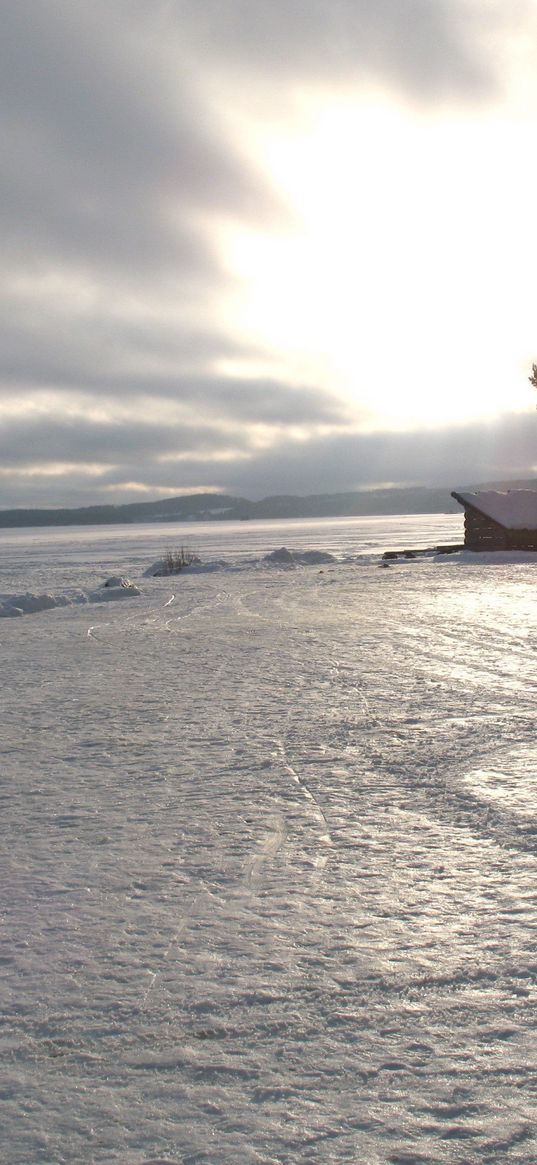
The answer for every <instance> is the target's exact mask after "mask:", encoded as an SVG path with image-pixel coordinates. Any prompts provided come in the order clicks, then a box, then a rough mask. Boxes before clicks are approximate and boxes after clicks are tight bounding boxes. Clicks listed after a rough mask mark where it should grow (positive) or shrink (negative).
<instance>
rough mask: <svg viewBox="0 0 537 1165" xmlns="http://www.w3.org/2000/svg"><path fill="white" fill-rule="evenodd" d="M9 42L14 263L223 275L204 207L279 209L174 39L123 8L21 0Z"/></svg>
mask: <svg viewBox="0 0 537 1165" xmlns="http://www.w3.org/2000/svg"><path fill="white" fill-rule="evenodd" d="M2 24H3V28H2V40H1V45H0V96H1V104H0V113H1V116H0V122H1V127H2V140H3V147H2V148H3V158H4V165H3V167H2V174H3V179H2V182H3V187H2V191H1V194H2V198H1V206H2V212H1V218H0V224H1V225H2V228H3V231H2V234H3V237H4V239H6V238H7V239H8V240H9V242H8V243H7V244H6V252H5V258H6V260H8V261H9V260H11V261H12V262H13V261H16V262H17V264H19V265H20V264H21V263H22V262H25V263H27V264H33V265H34V266H35V265H36V264H38V263H39V262H47V261H51V260H53V261H54V262H55V263H58V262H60V263H62V262H63V263H70V264H73V263H76V264H78V265H82V266H85V267H87V268H89V269H93V268H95V267H96V266H98V267H99V269H100V270H101V271H102V272H103V273H105V272H107V271H110V270H111V269H112V270H113V269H119V270H120V271H122V272H123V273H124V274H125V275H127V274H128V275H130V276H131V277H132V276H133V275H134V274H135V273H137V274H138V277H141V278H143V277H147V276H148V275H149V274H151V273H153V274H154V273H155V271H159V272H160V274H161V275H164V274H168V275H169V274H173V273H174V272H175V273H177V272H180V273H181V275H182V277H183V278H186V277H187V276H192V275H193V274H198V275H204V276H205V277H207V276H208V275H209V274H214V276H215V277H216V262H215V256H214V254H211V249H210V246H209V244H208V241H207V239H206V238H205V237H204V233H203V231H202V229H201V227H200V225H199V219H200V216H201V215H202V214H203V213H209V212H211V211H212V212H214V211H216V210H220V211H221V212H226V213H229V211H230V209H232V211H233V213H234V214H236V215H241V216H243V217H245V218H248V217H249V216H250V217H253V218H255V219H256V220H257V221H259V220H263V218H264V217H266V216H270V214H271V213H274V214H275V215H276V214H277V213H279V211H280V210H281V208H278V204H277V199H276V196H275V195H274V194H273V193H272V192H271V191H270V189H269V187H268V185H267V183H266V181H265V180H264V179H262V178H261V177H260V175H258V174H256V173H254V172H253V170H252V168H251V166H250V167H248V166H247V164H246V163H245V161H244V159H243V158H241V156H240V154H239V153H238V151H237V150H236V149H235V147H234V144H233V142H232V141H231V140H229V139H227V140H224V138H223V135H222V133H221V130H220V127H219V122H218V116H217V113H216V111H215V109H214V108H208V107H207V105H206V102H205V100H204V98H203V96H202V95H201V94H200V93H199V92H198V91H197V89H196V86H195V85H194V84H193V83H192V80H191V78H190V77H189V75H188V70H185V68H184V67H183V61H182V60H181V58H180V57H178V59H177V60H176V61H175V71H174V72H173V76H172V70H173V64H174V62H173V60H172V59H171V58H170V54H169V52H168V49H167V45H166V39H165V38H162V39H160V38H155V37H153V38H151V37H149V38H144V36H143V33H144V27H143V26H142V27H141V26H140V25H136V22H134V23H131V22H130V21H129V18H128V13H126V12H125V13H124V14H123V19H121V8H120V6H117V5H114V4H112V5H108V4H107V5H101V4H99V3H98V0H96V3H95V4H94V5H92V6H91V7H86V6H81V5H75V6H74V5H72V4H70V3H66V2H62V0H55V2H54V3H47V2H46V0H44V2H43V3H41V4H39V5H35V4H34V3H33V2H31V0H20V2H19V3H17V4H16V5H10V6H8V8H7V9H6V11H5V12H4V14H3V21H2Z"/></svg>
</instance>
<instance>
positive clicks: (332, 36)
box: [167, 0, 527, 101]
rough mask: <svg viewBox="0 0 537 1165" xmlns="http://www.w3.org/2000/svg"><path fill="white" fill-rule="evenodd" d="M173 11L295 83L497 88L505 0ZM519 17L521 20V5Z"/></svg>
mask: <svg viewBox="0 0 537 1165" xmlns="http://www.w3.org/2000/svg"><path fill="white" fill-rule="evenodd" d="M522 8H523V9H524V10H526V8H527V5H522ZM167 11H168V12H171V11H173V12H174V13H175V14H176V15H177V17H178V18H180V19H181V21H183V20H184V19H185V16H186V19H187V22H188V26H189V30H190V34H191V36H192V38H193V40H194V43H197V45H198V46H199V48H200V49H201V48H202V49H203V51H204V52H205V53H207V51H208V52H209V53H212V54H213V56H216V57H217V59H218V60H219V62H220V63H221V64H222V59H224V61H225V62H226V63H228V64H231V63H233V65H234V66H235V67H237V66H239V67H242V68H243V69H244V70H245V71H247V72H248V73H249V74H252V73H254V72H256V71H259V70H261V71H264V72H265V74H266V75H268V76H269V77H271V78H273V77H274V75H277V76H278V77H279V78H280V80H283V81H284V82H286V83H287V84H288V85H290V86H291V87H296V86H300V85H304V84H308V83H309V84H312V83H314V84H315V85H318V84H319V83H321V84H322V83H325V84H326V83H329V85H330V87H334V86H336V87H338V86H341V87H349V85H351V86H352V85H354V86H356V85H360V84H364V82H371V81H372V80H375V79H376V80H377V81H378V80H379V79H380V80H381V81H383V82H384V83H388V84H389V85H390V86H396V87H398V88H399V89H400V90H401V91H403V92H405V93H407V94H408V95H409V96H411V97H413V98H417V99H420V100H423V101H430V100H431V99H443V98H447V97H461V98H463V99H475V98H476V97H483V96H484V95H485V94H489V95H490V93H491V92H493V91H494V90H495V88H496V85H497V80H498V77H497V68H496V61H495V58H494V55H493V54H491V52H490V44H491V40H493V39H494V37H498V36H499V35H500V34H501V33H503V34H505V31H506V20H505V14H502V12H501V8H500V6H499V5H494V4H492V5H491V4H489V5H487V6H486V7H485V6H483V5H481V4H479V3H475V2H472V0H435V2H434V3H431V0H405V3H404V4H402V3H401V0H271V2H270V3H268V2H267V0H247V2H244V0H205V2H204V3H203V4H199V3H197V0H181V3H180V4H179V3H175V4H170V5H168V7H167ZM512 19H513V24H515V23H518V24H519V26H520V19H521V6H520V5H519V6H518V11H517V13H516V15H515V14H514V13H513V16H512ZM487 48H488V49H489V51H487Z"/></svg>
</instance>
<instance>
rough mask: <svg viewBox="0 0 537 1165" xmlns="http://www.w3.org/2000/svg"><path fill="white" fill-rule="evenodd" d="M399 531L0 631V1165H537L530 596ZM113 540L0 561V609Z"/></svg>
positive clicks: (99, 556) (259, 534)
mask: <svg viewBox="0 0 537 1165" xmlns="http://www.w3.org/2000/svg"><path fill="white" fill-rule="evenodd" d="M250 525H251V524H250V523H245V524H244V526H246V527H248V528H250ZM386 529H387V527H386V526H383V525H382V522H379V524H378V526H374V525H373V524H370V525H367V524H366V523H355V524H354V526H351V525H349V524H347V525H345V526H338V525H337V524H334V527H333V529H332V530H331V531H330V528H329V526H328V525H324V526H320V525H315V526H313V525H312V526H306V525H305V526H304V527H303V528H302V529H301V530H299V529H298V528H295V529H294V530H293V531H291V532H290V531H289V529H288V528H284V529H282V527H281V526H280V527H279V528H276V527H275V528H274V530H273V533H272V535H271V537H270V538H268V537H267V529H266V527H265V528H264V530H259V529H255V528H254V529H252V530H250V529H248V535H249V538H250V541H248V539H247V538H246V536H245V532H244V529H241V531H240V533H237V535H236V538H235V540H234V537H235V536H230V534H229V533H228V532H225V531H221V530H220V531H219V532H214V535H213V534H211V533H210V532H207V534H205V535H204V537H206V538H207V543H206V557H207V559H209V558H210V557H211V555H214V557H215V558H221V560H222V561H226V562H227V563H228V567H227V568H226V569H219V570H216V571H212V572H208V573H206V574H201V573H200V574H194V575H192V574H190V573H188V574H185V575H184V577H183V576H181V577H180V578H179V579H176V578H173V579H169V580H163V579H149V580H146V581H145V582H144V586H143V592H142V594H140V595H139V596H138V597H137V599H136V602H135V603H134V602H133V603H124V602H115V603H114V602H112V603H109V604H108V605H106V607H105V608H99V607H93V606H90V605H89V604H88V603H87V602H79V603H76V602H72V603H71V605H66V606H65V609H64V610H63V611H61V612H59V613H58V617H57V618H54V617H52V616H51V617H47V616H44V617H43V618H38V617H36V618H34V619H22V620H20V619H19V622H18V623H17V625H16V626H15V625H12V623H11V621H10V620H7V619H6V620H5V621H4V622H3V624H2V626H1V628H0V637H1V640H2V644H1V651H2V750H3V756H2V786H1V789H0V795H1V796H2V825H3V829H4V832H5V838H6V844H5V845H4V846H3V847H2V850H1V851H0V878H1V882H2V887H3V890H4V893H3V903H2V929H1V930H0V1009H1V1019H2V1026H1V1028H0V1054H1V1064H2V1069H1V1072H2V1076H3V1079H2V1083H1V1088H2V1110H3V1111H2V1122H1V1125H0V1159H1V1160H2V1161H5V1162H6V1163H7V1162H9V1165H52V1163H53V1165H110V1162H120V1163H121V1165H148V1163H149V1162H153V1163H156V1162H157V1161H159V1162H166V1165H179V1163H180V1165H237V1162H238V1161H240V1162H242V1163H244V1165H336V1163H337V1165H349V1163H350V1162H352V1163H353V1165H354V1163H357V1162H364V1163H367V1165H403V1163H404V1165H477V1163H479V1165H500V1163H501V1165H504V1162H509V1163H511V1162H512V1163H513V1165H535V1161H536V1160H537V1135H536V1129H537V1121H536V1117H537V1101H536V1091H535V1080H536V1079H537V1062H536V1061H537V1045H536V1041H535V1014H536V1004H537V971H536V960H535V937H534V936H535V932H536V928H537V905H536V898H535V884H536V879H537V764H536V754H535V730H536V721H535V651H536V648H537V633H536V631H535V628H536V627H537V589H536V587H535V569H536V568H535V564H534V562H529V561H528V560H527V558H525V559H524V560H517V561H516V562H513V563H508V562H506V561H505V558H503V556H502V561H503V569H502V570H499V569H497V568H496V566H495V565H494V564H491V563H487V562H485V561H484V559H483V556H481V555H479V556H477V555H476V556H475V558H476V562H475V563H472V565H471V569H465V570H462V569H461V570H458V571H456V572H455V573H456V582H455V576H454V572H453V570H451V571H450V570H449V569H444V570H438V569H437V564H438V562H439V561H440V559H438V560H436V561H435V560H433V559H429V558H426V559H425V560H423V561H422V562H421V563H420V565H419V566H418V565H417V563H416V562H413V561H409V562H402V563H401V564H400V565H397V568H396V569H393V570H379V569H378V565H379V560H380V557H379V544H380V548H381V549H382V546H383V544H382V538H383V537H384V533H383V531H384V532H385V531H386ZM409 529H410V527H409V526H408V525H407V526H405V523H404V522H402V523H401V529H400V530H399V531H397V529H395V530H392V531H391V533H390V536H389V541H388V545H389V546H390V547H391V546H394V543H395V546H394V548H397V547H398V546H399V547H400V546H404V545H408V544H410V545H412V544H413V542H414V537H413V538H412V540H410V538H409ZM413 530H414V533H415V539H416V541H417V540H418V536H419V538H421V539H422V544H423V545H434V544H436V543H437V542H441V541H446V542H454V541H456V536H455V535H454V526H452V527H451V529H449V527H448V525H447V523H446V524H445V525H444V524H443V522H442V521H441V520H440V519H439V520H438V525H437V528H436V529H435V528H434V523H433V522H432V521H431V518H430V516H429V517H428V518H427V520H426V521H425V520H424V522H423V526H422V527H421V528H420V527H419V523H416V522H415V523H414V526H413ZM114 537H115V541H114V540H113V539H112V537H111V535H110V532H109V531H103V530H101V531H100V533H99V534H98V535H97V534H96V535H95V536H94V537H93V536H92V537H91V541H90V540H88V532H87V531H80V532H79V533H77V532H76V531H69V542H68V543H67V541H66V542H65V543H63V542H62V541H61V536H60V537H58V534H57V532H54V533H50V534H49V536H48V540H47V539H46V538H45V537H39V538H36V539H35V541H34V536H33V535H32V533H29V534H26V535H25V539H26V541H24V539H20V540H17V538H14V537H13V536H12V535H11V536H10V538H8V537H7V536H6V538H5V540H4V545H3V549H4V554H3V556H2V565H1V566H0V589H1V593H2V595H5V594H6V593H9V594H13V595H22V594H24V593H25V587H26V586H28V588H30V593H31V594H35V595H39V594H44V593H45V591H46V590H47V587H48V588H50V591H51V593H52V594H55V593H58V594H64V595H67V596H73V595H74V594H75V593H76V589H77V588H78V587H80V586H87V581H88V579H89V578H92V577H97V578H98V579H101V578H103V577H107V576H108V575H110V574H111V573H112V571H113V570H119V571H120V572H121V574H122V576H123V577H124V576H127V575H128V576H129V577H132V578H134V579H137V578H138V577H139V575H140V574H141V573H142V572H143V570H144V569H145V565H146V563H147V562H148V561H150V560H151V559H153V558H155V557H156V554H155V553H152V549H154V547H155V542H154V541H152V539H156V538H158V537H159V535H158V532H157V534H156V535H155V534H153V533H152V534H151V535H149V534H148V535H147V539H145V538H144V536H143V535H139V538H138V541H137V540H136V539H134V538H133V532H132V529H129V530H128V531H126V532H125V534H124V535H122V534H121V533H118V532H114ZM160 537H161V536H160ZM201 537H202V535H201V534H200V541H201ZM226 539H227V542H226ZM219 540H220V541H219ZM387 540H388V539H387ZM271 544H272V547H273V548H274V549H278V548H279V547H281V546H282V545H284V544H288V545H292V546H294V547H296V548H297V549H300V550H304V551H307V550H308V548H309V549H315V548H316V547H318V546H327V547H329V552H330V553H333V554H334V557H335V558H336V561H335V562H333V563H329V564H327V566H326V569H324V570H318V569H308V568H307V566H305V567H304V569H296V570H277V569H274V565H273V564H271V563H266V562H265V563H263V562H262V558H263V556H264V555H265V554H266V553H267V549H268V548H269V547H270V545H271ZM371 544H373V550H371ZM156 545H157V546H158V542H157V543H156ZM384 545H385V543H384ZM62 546H63V547H64V548H65V549H64V550H63V551H62ZM17 547H18V548H19V549H18V550H17ZM200 551H201V552H202V553H203V548H202V547H201V546H200ZM444 561H445V565H446V566H447V567H448V566H449V565H450V563H451V562H452V561H453V560H452V559H447V560H444ZM90 564H91V572H90ZM47 579H48V580H49V582H48V583H47V581H46V580H47ZM109 589H111V590H113V589H114V588H103V587H101V588H100V590H101V593H106V590H109ZM84 593H86V592H84Z"/></svg>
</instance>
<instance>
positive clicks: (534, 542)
mask: <svg viewBox="0 0 537 1165" xmlns="http://www.w3.org/2000/svg"><path fill="white" fill-rule="evenodd" d="M451 496H452V498H455V501H457V502H459V504H460V505H461V506H463V507H464V547H465V550H535V551H537V490H531V489H510V490H507V491H506V492H505V493H502V492H500V491H499V490H483V492H481V493H456V492H455V491H453V493H452V494H451Z"/></svg>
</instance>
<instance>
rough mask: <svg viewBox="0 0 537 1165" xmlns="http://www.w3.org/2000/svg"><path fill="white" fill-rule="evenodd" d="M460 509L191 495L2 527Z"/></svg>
mask: <svg viewBox="0 0 537 1165" xmlns="http://www.w3.org/2000/svg"><path fill="white" fill-rule="evenodd" d="M453 488H454V489H456V490H457V491H463V492H464V491H468V490H479V489H537V480H532V481H516V482H514V481H512V482H486V483H482V484H481V485H454V486H453ZM456 513H460V507H459V506H458V505H457V503H456V502H455V501H454V499H453V498H452V497H451V491H450V489H448V488H434V489H428V488H426V487H417V486H416V487H412V488H408V489H373V490H357V491H355V492H353V493H336V494H308V495H307V496H306V497H295V496H293V495H286V494H276V495H275V496H274V497H268V498H262V500H261V501H259V502H251V501H249V500H248V498H238V497H233V496H231V495H229V494H219V493H202V494H185V495H181V496H179V497H175V498H165V499H164V500H160V501H156V502H129V503H128V504H127V505H123V506H83V507H82V508H79V509H61V510H39V509H16V510H0V527H4V528H6V527H10V526H99V525H108V526H112V525H117V524H123V523H128V522H215V521H239V520H240V521H245V520H247V519H254V518H337V517H365V516H367V515H371V516H374V515H375V514H456Z"/></svg>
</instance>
